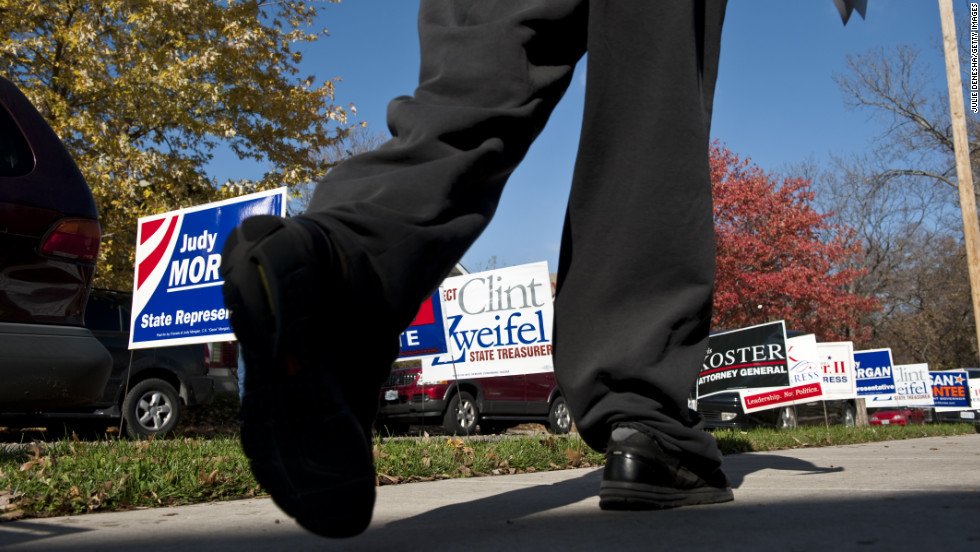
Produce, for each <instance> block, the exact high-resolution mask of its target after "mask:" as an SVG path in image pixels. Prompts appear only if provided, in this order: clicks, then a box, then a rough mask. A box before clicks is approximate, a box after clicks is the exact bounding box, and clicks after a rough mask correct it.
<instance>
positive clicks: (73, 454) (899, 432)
mask: <svg viewBox="0 0 980 552" xmlns="http://www.w3.org/2000/svg"><path fill="white" fill-rule="evenodd" d="M975 431H977V430H976V429H975V428H974V427H973V426H971V425H967V424H951V425H932V424H930V425H924V426H909V427H901V426H888V427H874V428H870V427H869V428H844V427H829V428H825V427H815V428H799V429H796V430H792V431H774V430H766V429H757V430H751V431H745V432H740V431H719V432H716V433H715V436H716V437H717V439H718V443H719V446H720V448H721V450H722V452H723V453H725V454H734V453H740V452H750V451H768V450H778V449H786V448H799V447H819V446H832V445H845V444H853V443H864V442H872V441H884V440H896V439H911V438H918V437H930V436H945V435H962V434H966V433H974V432H975ZM0 447H2V446H0ZM375 458H376V468H377V472H378V482H379V484H380V485H387V484H397V483H408V482H415V481H432V480H436V479H448V478H453V477H477V476H492V475H506V474H516V473H530V472H534V471H542V470H555V469H566V468H573V467H589V466H600V465H602V463H603V458H602V455H600V454H598V453H596V452H595V451H593V450H591V449H590V448H588V447H587V446H586V445H585V444H584V443H583V442H582V441H581V440H580V439H578V438H577V437H566V436H561V437H558V436H552V435H543V434H542V435H534V436H511V437H508V438H498V439H493V438H491V439H459V438H454V437H434V436H433V437H429V436H423V437H420V438H417V439H404V438H402V439H387V440H382V439H378V440H376V442H375ZM261 494H264V491H263V490H262V489H261V487H259V486H258V484H257V483H256V482H255V479H254V478H253V477H252V474H251V472H250V471H249V469H248V461H247V459H246V458H245V455H244V454H243V453H242V449H241V443H240V441H239V439H238V437H237V436H235V435H230V436H229V435H217V436H213V437H210V438H187V437H184V438H175V439H169V440H163V439H160V440H149V441H131V440H126V439H118V438H112V437H110V438H107V439H106V440H103V441H93V442H89V441H81V440H78V439H77V438H67V439H62V440H60V441H57V442H54V443H44V444H24V445H7V446H5V447H2V448H0V520H10V519H17V518H20V517H47V516H58V515H70V514H81V513H86V512H94V511H111V510H122V509H129V508H146V507H156V506H172V505H181V504H191V503H198V502H208V501H217V500H228V499H236V498H245V497H251V496H257V495H261Z"/></svg>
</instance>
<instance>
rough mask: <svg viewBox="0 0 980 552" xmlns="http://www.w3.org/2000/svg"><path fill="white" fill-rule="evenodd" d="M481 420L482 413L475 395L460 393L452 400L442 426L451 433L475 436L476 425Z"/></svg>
mask: <svg viewBox="0 0 980 552" xmlns="http://www.w3.org/2000/svg"><path fill="white" fill-rule="evenodd" d="M479 418H480V411H479V410H478V409H477V407H476V401H475V400H474V399H473V395H470V394H469V393H467V392H465V391H460V392H459V393H457V394H456V396H455V397H453V398H452V399H450V401H449V407H448V408H446V415H445V417H444V418H443V421H442V425H443V427H445V428H446V431H448V432H449V433H453V434H456V435H473V434H475V433H476V423H477V420H479Z"/></svg>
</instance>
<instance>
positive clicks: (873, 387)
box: [854, 349, 895, 397]
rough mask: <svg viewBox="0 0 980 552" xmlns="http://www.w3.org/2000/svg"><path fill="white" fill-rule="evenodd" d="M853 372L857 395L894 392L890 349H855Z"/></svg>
mask: <svg viewBox="0 0 980 552" xmlns="http://www.w3.org/2000/svg"><path fill="white" fill-rule="evenodd" d="M854 373H855V375H856V380H855V383H856V384H857V394H858V397H868V396H871V395H894V394H895V376H894V374H893V369H892V350H891V349H871V350H867V351H855V352H854Z"/></svg>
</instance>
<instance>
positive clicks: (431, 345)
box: [398, 291, 449, 360]
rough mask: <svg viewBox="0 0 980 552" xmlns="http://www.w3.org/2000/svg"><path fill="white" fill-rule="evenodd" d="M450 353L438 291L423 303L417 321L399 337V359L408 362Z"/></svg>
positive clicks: (416, 317) (416, 316) (413, 321)
mask: <svg viewBox="0 0 980 552" xmlns="http://www.w3.org/2000/svg"><path fill="white" fill-rule="evenodd" d="M448 351H449V348H448V347H447V345H446V326H445V318H444V317H443V315H442V301H440V297H439V292H438V291H436V292H435V293H433V294H432V296H431V297H429V298H428V299H426V300H425V302H424V303H422V306H421V307H419V312H418V314H416V315H415V319H414V320H412V323H411V324H409V326H408V328H407V329H406V330H405V331H404V332H402V333H401V336H399V343H398V358H399V359H400V360H407V359H410V358H417V357H422V356H428V355H440V354H445V353H446V352H448Z"/></svg>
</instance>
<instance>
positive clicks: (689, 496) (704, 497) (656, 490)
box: [599, 481, 735, 510]
mask: <svg viewBox="0 0 980 552" xmlns="http://www.w3.org/2000/svg"><path fill="white" fill-rule="evenodd" d="M734 499H735V495H734V494H733V493H732V490H731V489H727V488H726V489H721V488H716V487H698V488H694V489H675V488H671V487H658V486H654V485H646V484H643V483H633V482H624V481H603V482H602V485H601V486H600V488H599V507H600V508H601V509H603V510H666V509H668V508H678V507H681V506H695V505H698V504H718V503H721V502H731V501H732V500H734Z"/></svg>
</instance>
